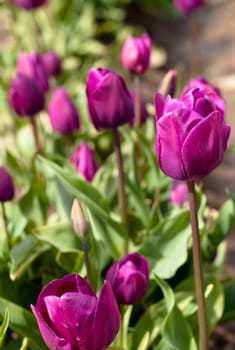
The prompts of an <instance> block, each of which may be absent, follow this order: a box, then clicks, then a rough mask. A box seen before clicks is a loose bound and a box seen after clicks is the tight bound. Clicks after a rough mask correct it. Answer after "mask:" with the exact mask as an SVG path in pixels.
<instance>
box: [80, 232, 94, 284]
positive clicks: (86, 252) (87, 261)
mask: <svg viewBox="0 0 235 350" xmlns="http://www.w3.org/2000/svg"><path fill="white" fill-rule="evenodd" d="M82 248H83V253H84V262H85V267H86V272H87V280H88V282H89V284H90V285H91V286H92V274H91V263H90V258H89V249H88V240H87V238H83V239H82Z"/></svg>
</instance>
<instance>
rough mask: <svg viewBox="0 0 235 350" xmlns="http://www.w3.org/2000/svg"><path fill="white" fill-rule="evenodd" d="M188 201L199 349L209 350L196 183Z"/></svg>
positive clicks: (190, 183)
mask: <svg viewBox="0 0 235 350" xmlns="http://www.w3.org/2000/svg"><path fill="white" fill-rule="evenodd" d="M187 185H188V199H189V207H190V221H191V227H192V238H193V267H194V281H195V292H196V300H197V305H198V327H199V349H200V350H208V325H207V313H206V302H205V296H204V286H203V270H202V254H201V247H200V236H199V227H198V217H197V205H196V195H195V185H194V181H188V182H187Z"/></svg>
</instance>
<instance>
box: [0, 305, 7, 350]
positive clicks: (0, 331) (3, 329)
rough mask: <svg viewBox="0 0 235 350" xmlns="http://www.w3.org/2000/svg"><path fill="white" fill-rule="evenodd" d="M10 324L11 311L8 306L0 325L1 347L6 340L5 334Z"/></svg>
mask: <svg viewBox="0 0 235 350" xmlns="http://www.w3.org/2000/svg"><path fill="white" fill-rule="evenodd" d="M8 325H9V311H8V309H7V308H6V310H5V313H4V317H3V321H2V324H1V326H0V347H1V346H2V345H3V341H4V336H5V334H6V331H7V328H8Z"/></svg>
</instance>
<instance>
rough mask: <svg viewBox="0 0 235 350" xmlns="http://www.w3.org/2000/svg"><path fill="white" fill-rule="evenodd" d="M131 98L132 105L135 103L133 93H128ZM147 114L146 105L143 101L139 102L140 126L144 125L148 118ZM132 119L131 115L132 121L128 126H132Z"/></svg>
mask: <svg viewBox="0 0 235 350" xmlns="http://www.w3.org/2000/svg"><path fill="white" fill-rule="evenodd" d="M130 94H131V98H132V101H133V104H134V103H135V93H134V91H130ZM148 116H149V114H148V111H147V108H146V103H145V101H144V100H141V101H140V125H142V124H144V123H145V122H146V120H147V118H148ZM134 119H135V116H134V115H133V117H132V119H131V120H130V121H129V124H130V126H133V125H134Z"/></svg>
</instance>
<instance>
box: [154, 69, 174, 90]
mask: <svg viewBox="0 0 235 350" xmlns="http://www.w3.org/2000/svg"><path fill="white" fill-rule="evenodd" d="M176 78H177V72H176V70H175V69H170V70H169V71H168V72H167V73H166V74H165V75H164V77H163V79H162V81H161V83H160V86H159V89H158V92H160V93H161V94H162V95H163V96H167V95H170V96H171V97H173V96H174V94H175V90H176Z"/></svg>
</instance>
